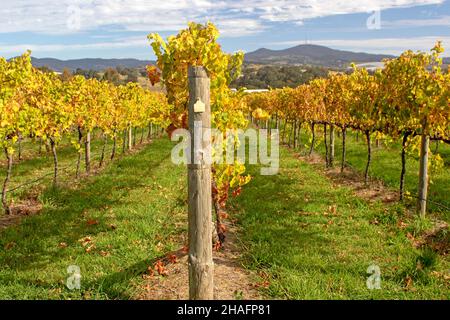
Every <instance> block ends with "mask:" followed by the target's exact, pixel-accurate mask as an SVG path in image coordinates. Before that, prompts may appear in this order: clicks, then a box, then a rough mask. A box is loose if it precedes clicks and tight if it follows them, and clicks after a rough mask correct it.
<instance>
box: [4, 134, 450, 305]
mask: <svg viewBox="0 0 450 320" xmlns="http://www.w3.org/2000/svg"><path fill="white" fill-rule="evenodd" d="M172 146H173V144H172V143H171V142H169V141H168V140H167V139H157V140H155V141H154V142H153V143H152V144H151V145H147V146H145V147H143V148H142V149H141V150H140V151H138V152H136V153H133V154H127V155H126V156H125V157H119V158H118V159H117V160H115V161H114V162H109V163H108V165H107V167H106V168H104V169H103V171H101V172H99V173H98V174H97V175H92V176H90V177H84V178H83V179H81V180H80V182H77V183H75V180H74V178H73V175H74V169H70V170H72V171H69V172H67V173H65V176H64V177H63V183H62V184H61V186H60V187H59V188H58V189H54V188H52V187H51V183H50V182H51V181H50V180H51V177H50V179H49V180H48V181H44V184H43V185H42V186H41V187H39V188H40V189H39V190H38V191H39V200H40V202H42V203H43V206H44V207H43V210H42V212H41V214H40V215H37V216H30V217H27V218H25V219H24V220H22V221H21V223H20V224H19V225H15V226H10V227H9V228H7V229H4V230H1V231H0V299H130V298H133V297H136V295H138V294H139V292H140V290H141V288H142V285H143V280H142V277H141V276H142V274H143V273H145V271H146V269H147V267H148V266H149V265H152V263H153V262H154V261H155V260H156V259H158V258H159V257H161V256H164V255H165V254H166V253H167V252H169V251H172V250H174V249H178V248H179V247H180V246H181V245H182V244H184V243H185V240H186V238H185V237H186V232H187V223H186V211H187V208H186V174H185V170H186V169H185V167H184V166H175V165H173V164H172V162H171V161H170V153H171V149H172ZM100 147H101V146H100V143H99V142H94V144H93V149H94V150H97V151H94V152H98V150H99V149H100ZM353 147H355V148H357V147H358V145H357V144H356V143H355V145H354V146H351V148H353ZM361 148H363V146H361ZM119 149H120V148H119ZM27 150H32V146H30V147H28V148H27ZM337 152H338V151H337ZM351 152H353V151H351ZM59 154H60V161H61V162H62V163H63V164H62V165H64V164H68V165H70V164H75V160H76V153H75V152H74V149H73V147H71V146H70V144H69V142H68V141H66V142H65V144H63V145H62V146H61V148H60V150H59ZM350 157H352V156H350ZM392 157H393V156H392ZM280 158H281V169H280V174H279V175H276V176H261V175H260V174H259V167H258V166H249V171H250V173H251V174H252V176H254V179H253V181H252V182H251V183H250V184H249V185H248V186H246V187H245V188H244V189H243V192H242V195H241V196H240V197H238V198H236V199H234V200H233V201H232V208H233V210H232V211H233V212H232V215H233V216H235V217H237V218H238V221H239V223H240V225H241V227H242V230H243V232H242V234H241V238H242V240H243V248H244V256H245V261H244V262H245V266H246V267H247V268H249V269H251V270H254V271H257V272H258V273H259V274H260V276H261V278H262V279H263V280H267V281H268V283H269V286H268V288H266V289H264V293H265V294H267V295H268V297H271V298H281V299H448V298H450V290H449V283H448V280H445V279H444V278H443V276H444V275H446V274H447V273H446V272H448V270H449V268H450V263H449V261H448V258H445V257H443V256H440V255H438V254H436V253H435V252H434V251H431V250H430V249H428V248H426V247H425V248H424V249H416V248H414V247H413V246H412V244H411V242H410V240H409V239H408V238H407V234H408V233H409V234H411V235H413V236H416V235H417V234H420V233H421V232H422V231H423V230H427V229H428V228H429V227H430V226H431V224H432V223H431V221H430V220H415V219H412V218H411V217H410V216H408V214H407V210H406V208H405V206H404V205H403V204H394V205H391V206H388V207H386V206H385V205H383V204H382V203H369V202H366V201H365V200H362V199H361V198H358V197H357V196H354V195H353V194H352V192H351V190H349V189H347V188H345V187H335V186H333V185H332V183H331V182H330V181H329V180H328V179H327V178H326V177H325V176H324V175H323V173H322V172H321V170H319V168H317V167H315V166H311V165H308V164H306V163H303V162H301V161H299V160H298V159H297V158H296V157H295V156H294V155H293V154H292V153H291V152H290V151H288V150H286V149H284V148H281V157H280ZM350 161H353V160H352V159H351V158H350ZM376 163H377V162H376V160H375V161H374V167H376V166H377V164H376ZM15 170H16V171H15V177H16V178H15V179H16V180H14V183H16V184H17V183H21V182H22V181H26V180H28V179H29V178H33V177H36V176H39V175H40V174H42V173H43V172H44V171H45V170H48V171H50V172H51V170H52V162H51V158H50V157H45V156H43V157H40V158H37V159H34V158H33V157H32V154H30V157H27V159H26V160H23V161H22V162H21V163H20V165H19V166H16V169H15ZM374 170H375V169H374ZM372 173H373V172H372ZM27 192H28V191H25V190H24V191H21V192H20V193H17V194H14V197H15V199H17V200H20V198H25V197H26V196H27ZM375 220H376V221H378V223H377V224H374V223H372V222H373V221H375ZM399 221H404V222H406V223H407V225H406V227H405V228H404V229H399V227H398V226H397V223H398V222H399ZM372 264H375V265H378V266H379V267H380V269H381V279H382V282H381V286H382V289H381V290H368V289H367V286H366V280H367V278H368V276H369V275H368V274H367V272H366V271H367V268H368V267H369V266H370V265H372ZM71 265H77V266H79V267H80V270H81V276H82V278H81V290H69V289H68V288H66V281H67V279H68V277H69V276H70V274H68V272H67V268H68V267H69V266H71ZM445 281H447V282H445ZM174 289H175V288H174ZM237 298H238V297H237Z"/></svg>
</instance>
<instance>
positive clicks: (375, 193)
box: [291, 151, 399, 203]
mask: <svg viewBox="0 0 450 320" xmlns="http://www.w3.org/2000/svg"><path fill="white" fill-rule="evenodd" d="M291 152H292V151H291ZM295 155H296V157H297V158H298V159H300V160H302V161H304V162H306V163H309V164H312V165H314V166H316V167H319V169H320V170H321V171H322V172H323V173H324V174H325V175H326V176H327V177H328V178H329V179H330V180H331V181H332V182H333V184H334V185H335V186H337V187H341V186H345V187H350V188H351V189H352V190H353V193H354V194H355V195H356V196H358V197H360V198H363V199H365V200H368V201H382V202H383V203H393V202H396V201H399V194H398V192H397V191H395V190H392V189H390V188H388V187H387V186H385V185H384V183H383V182H382V181H381V180H376V179H371V180H370V181H369V183H368V184H365V182H364V175H363V174H361V173H359V172H357V171H355V170H353V169H352V168H349V167H346V168H345V169H344V172H341V168H340V165H336V166H335V167H333V168H325V159H324V158H323V157H322V156H321V155H319V154H317V153H315V152H313V154H312V155H311V156H302V155H299V154H295Z"/></svg>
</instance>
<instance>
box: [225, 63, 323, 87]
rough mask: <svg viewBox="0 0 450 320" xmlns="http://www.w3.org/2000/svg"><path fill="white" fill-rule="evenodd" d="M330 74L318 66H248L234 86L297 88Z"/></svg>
mask: <svg viewBox="0 0 450 320" xmlns="http://www.w3.org/2000/svg"><path fill="white" fill-rule="evenodd" d="M328 72H329V69H327V68H324V67H316V66H292V65H289V66H279V65H264V66H254V65H246V66H244V68H243V76H241V77H240V78H238V79H237V80H235V81H234V82H233V83H232V86H234V87H237V88H240V87H246V88H248V89H266V88H268V87H271V88H282V87H297V86H299V85H301V84H304V83H308V82H309V81H311V80H313V79H316V78H322V77H326V76H327V74H328Z"/></svg>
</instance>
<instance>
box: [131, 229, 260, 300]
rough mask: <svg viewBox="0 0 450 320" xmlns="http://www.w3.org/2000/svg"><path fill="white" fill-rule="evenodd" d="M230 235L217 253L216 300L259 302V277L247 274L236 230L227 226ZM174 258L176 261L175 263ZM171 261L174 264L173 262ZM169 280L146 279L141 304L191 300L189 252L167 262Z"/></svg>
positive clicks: (168, 259)
mask: <svg viewBox="0 0 450 320" xmlns="http://www.w3.org/2000/svg"><path fill="white" fill-rule="evenodd" d="M227 227H228V232H227V239H226V242H225V244H224V247H223V248H222V249H221V250H220V251H214V252H213V255H214V257H213V258H214V299H216V300H236V299H245V300H259V299H262V296H261V294H260V292H259V291H258V289H257V285H255V283H256V281H257V279H258V278H257V277H256V276H255V275H253V274H251V273H250V272H249V271H247V270H245V269H244V268H243V267H242V265H241V263H240V261H241V257H242V256H241V253H240V248H239V244H238V239H237V236H236V234H237V228H236V227H235V226H233V225H230V224H227ZM174 256H175V257H176V262H175V263H173V262H174V261H175V259H174ZM170 260H172V263H171V262H170ZM163 263H164V264H165V267H164V272H166V273H167V275H166V276H159V275H144V276H143V277H144V278H146V283H145V284H144V286H143V287H144V288H143V289H144V290H143V293H141V295H140V296H138V297H137V299H140V300H187V299H189V275H188V255H187V248H184V249H180V250H178V251H177V252H174V253H170V254H169V255H168V256H167V258H165V259H164V261H163Z"/></svg>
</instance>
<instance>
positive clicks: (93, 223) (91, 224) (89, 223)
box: [86, 219, 98, 226]
mask: <svg viewBox="0 0 450 320" xmlns="http://www.w3.org/2000/svg"><path fill="white" fill-rule="evenodd" d="M86 223H87V225H88V226H95V225H97V224H98V220H93V219H90V220H88V221H87V222H86Z"/></svg>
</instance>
